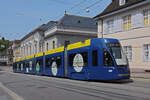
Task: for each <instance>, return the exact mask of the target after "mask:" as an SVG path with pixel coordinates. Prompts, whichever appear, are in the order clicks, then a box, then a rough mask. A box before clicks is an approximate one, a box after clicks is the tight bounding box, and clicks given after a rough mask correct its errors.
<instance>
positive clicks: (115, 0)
mask: <svg viewBox="0 0 150 100" xmlns="http://www.w3.org/2000/svg"><path fill="white" fill-rule="evenodd" d="M143 1H146V0H126V3H125V4H124V5H122V6H120V5H119V0H112V2H111V3H110V4H109V5H108V6H107V7H106V9H104V11H103V12H102V13H100V14H98V15H97V16H95V17H94V18H98V17H100V16H103V15H106V14H109V13H112V12H115V11H118V10H121V9H124V8H127V7H129V6H132V5H135V4H138V3H140V2H143Z"/></svg>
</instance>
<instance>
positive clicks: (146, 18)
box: [143, 10, 150, 26]
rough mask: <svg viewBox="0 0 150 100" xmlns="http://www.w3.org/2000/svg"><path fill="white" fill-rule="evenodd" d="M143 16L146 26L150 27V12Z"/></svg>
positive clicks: (146, 11) (147, 11) (144, 13)
mask: <svg viewBox="0 0 150 100" xmlns="http://www.w3.org/2000/svg"><path fill="white" fill-rule="evenodd" d="M143 16H144V26H147V25H149V24H150V10H144V11H143Z"/></svg>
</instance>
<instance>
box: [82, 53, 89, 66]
mask: <svg viewBox="0 0 150 100" xmlns="http://www.w3.org/2000/svg"><path fill="white" fill-rule="evenodd" d="M81 55H82V57H83V61H84V66H88V52H82V53H81Z"/></svg>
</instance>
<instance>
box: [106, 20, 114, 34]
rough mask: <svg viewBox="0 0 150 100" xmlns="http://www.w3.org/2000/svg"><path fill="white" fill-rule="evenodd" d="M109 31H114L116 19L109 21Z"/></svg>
mask: <svg viewBox="0 0 150 100" xmlns="http://www.w3.org/2000/svg"><path fill="white" fill-rule="evenodd" d="M107 27H108V33H113V29H114V20H109V21H107Z"/></svg>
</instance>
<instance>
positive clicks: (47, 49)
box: [46, 43, 48, 51]
mask: <svg viewBox="0 0 150 100" xmlns="http://www.w3.org/2000/svg"><path fill="white" fill-rule="evenodd" d="M46 50H47V51H48V43H46Z"/></svg>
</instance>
